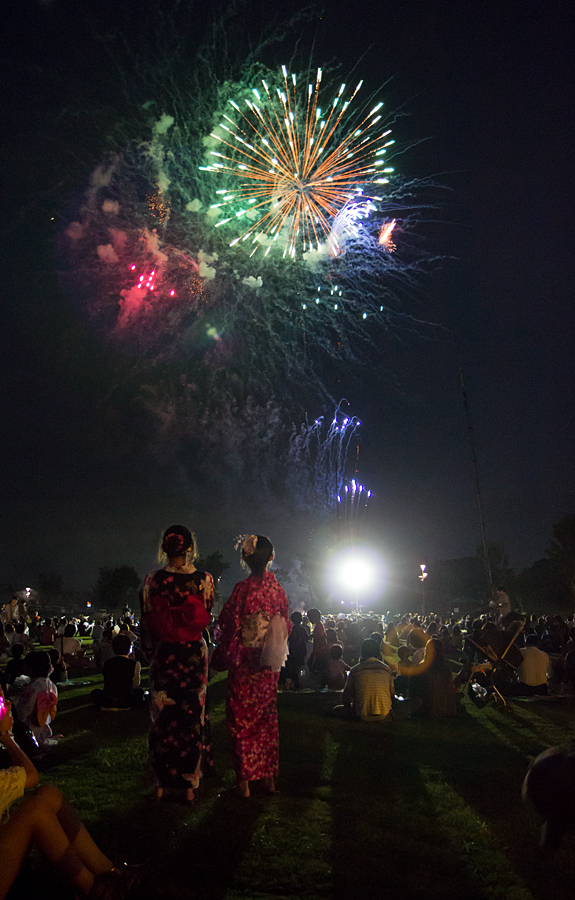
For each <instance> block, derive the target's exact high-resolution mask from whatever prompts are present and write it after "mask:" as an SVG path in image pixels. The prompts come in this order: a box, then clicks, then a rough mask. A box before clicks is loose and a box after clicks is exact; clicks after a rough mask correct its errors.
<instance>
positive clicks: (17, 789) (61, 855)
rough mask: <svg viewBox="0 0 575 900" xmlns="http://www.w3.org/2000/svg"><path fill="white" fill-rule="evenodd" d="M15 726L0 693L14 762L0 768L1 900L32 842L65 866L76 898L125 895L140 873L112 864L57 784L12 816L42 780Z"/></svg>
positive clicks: (0, 740) (1, 720) (3, 730)
mask: <svg viewBox="0 0 575 900" xmlns="http://www.w3.org/2000/svg"><path fill="white" fill-rule="evenodd" d="M12 725H13V720H12V712H11V708H10V703H9V702H7V701H5V700H4V697H3V696H2V694H1V693H0V746H3V747H4V749H5V750H6V751H7V753H8V755H9V757H10V760H11V762H12V765H11V767H10V768H8V769H2V770H0V818H1V819H2V824H0V859H1V860H2V865H1V866H0V900H4V898H5V897H6V895H7V894H8V891H9V890H10V887H11V885H12V884H13V882H14V879H15V878H16V876H17V875H18V872H19V871H20V868H21V866H22V863H23V862H24V860H25V859H26V856H27V855H28V851H29V850H30V848H31V847H32V846H33V845H35V846H36V847H37V848H38V850H39V851H40V853H42V855H43V856H45V857H46V858H47V859H49V860H50V861H51V862H53V863H55V865H56V866H58V867H59V868H60V869H61V872H62V874H63V875H64V876H65V877H66V878H67V879H68V880H69V881H70V883H71V884H72V885H73V886H74V888H75V889H76V891H77V894H76V896H90V897H100V898H104V897H109V898H112V897H114V898H118V900H119V898H121V897H126V896H127V895H128V893H129V891H130V889H131V887H132V886H133V885H134V884H135V882H136V880H137V874H136V871H135V870H134V869H133V868H131V867H129V866H125V865H120V866H117V867H114V866H113V865H112V862H111V860H110V859H108V857H107V856H105V855H104V854H103V853H102V851H101V850H100V849H99V848H98V847H97V846H96V844H95V843H94V841H93V840H92V838H91V837H90V835H89V834H88V832H87V831H86V829H85V827H84V825H83V824H82V822H81V821H80V820H79V819H78V817H77V815H76V813H75V812H74V810H73V809H72V807H71V806H70V804H69V803H68V802H67V801H66V800H65V799H64V797H63V796H62V794H61V792H60V791H59V790H58V788H56V787H54V786H53V785H50V784H46V785H43V786H42V787H40V788H38V789H37V790H36V791H35V792H34V793H33V794H32V795H30V796H28V797H26V799H25V800H24V801H23V802H22V803H21V804H20V805H19V806H18V808H17V809H15V810H14V811H13V812H12V814H11V815H10V816H9V814H8V810H9V808H10V807H11V805H12V804H13V803H14V801H15V800H17V799H18V798H19V797H22V796H23V794H24V790H25V789H26V788H29V787H34V786H35V785H37V784H38V779H39V776H38V772H37V770H36V767H35V766H34V763H33V762H32V761H31V760H30V759H29V758H28V756H27V755H26V754H25V753H24V751H23V750H21V749H20V747H19V746H18V744H17V743H16V742H15V740H14V737H13V735H12Z"/></svg>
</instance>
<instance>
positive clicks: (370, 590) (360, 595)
mask: <svg viewBox="0 0 575 900" xmlns="http://www.w3.org/2000/svg"><path fill="white" fill-rule="evenodd" d="M330 582H331V585H330V586H331V589H332V591H333V593H334V594H335V595H339V597H341V596H342V595H343V594H345V595H346V597H347V598H349V600H350V601H351V602H352V603H353V604H356V603H362V602H363V601H364V600H365V599H367V598H368V597H370V598H373V597H374V595H376V594H378V593H379V592H380V590H382V589H383V587H384V585H385V571H384V567H383V564H382V561H381V559H380V557H379V556H378V555H377V554H376V553H374V551H372V550H368V549H363V548H362V549H357V550H347V551H346V552H345V553H343V554H342V555H341V556H340V557H338V559H337V560H336V561H335V563H334V565H332V567H331V572H330ZM338 599H339V598H338Z"/></svg>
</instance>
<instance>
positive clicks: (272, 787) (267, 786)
mask: <svg viewBox="0 0 575 900" xmlns="http://www.w3.org/2000/svg"><path fill="white" fill-rule="evenodd" d="M262 786H263V789H264V791H265V792H266V794H275V792H276V783H275V779H274V776H273V775H270V776H269V778H262Z"/></svg>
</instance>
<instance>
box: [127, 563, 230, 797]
mask: <svg viewBox="0 0 575 900" xmlns="http://www.w3.org/2000/svg"><path fill="white" fill-rule="evenodd" d="M213 601H214V582H213V579H212V576H211V575H210V574H209V573H208V572H199V571H198V570H197V569H195V568H194V567H193V566H182V567H181V568H179V569H176V568H174V567H173V566H166V568H165V569H158V570H157V571H155V572H151V573H150V574H149V575H147V576H146V579H145V581H144V584H143V586H142V592H141V604H142V633H143V638H144V643H145V644H147V646H148V647H149V648H150V649H151V650H152V651H153V655H152V659H151V662H150V676H149V677H150V717H151V724H150V736H149V750H150V768H151V770H152V777H153V780H154V784H155V785H156V786H157V787H168V788H176V789H181V790H186V789H188V788H194V789H195V788H197V787H198V786H199V783H200V778H201V776H202V775H205V774H206V770H207V769H209V768H210V767H212V766H213V760H212V756H211V746H210V728H209V716H208V714H207V711H206V695H207V685H208V648H207V645H206V642H205V640H204V638H203V637H202V631H203V629H204V628H206V627H207V625H208V624H209V622H210V620H211V608H212V605H213Z"/></svg>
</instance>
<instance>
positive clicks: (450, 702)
mask: <svg viewBox="0 0 575 900" xmlns="http://www.w3.org/2000/svg"><path fill="white" fill-rule="evenodd" d="M411 672H412V674H411V678H410V680H409V697H410V699H418V700H420V701H421V711H420V714H421V715H422V716H425V717H426V718H428V719H442V718H445V717H448V716H455V715H457V713H458V712H459V710H460V704H459V696H458V694H457V693H456V690H455V687H454V685H453V678H452V676H451V669H450V668H449V665H448V663H447V660H446V659H445V650H444V648H443V644H442V642H441V641H440V640H439V638H431V640H430V641H428V642H427V644H426V647H425V657H424V659H423V662H421V663H419V665H418V666H416V667H415V668H413V669H412V670H411Z"/></svg>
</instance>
